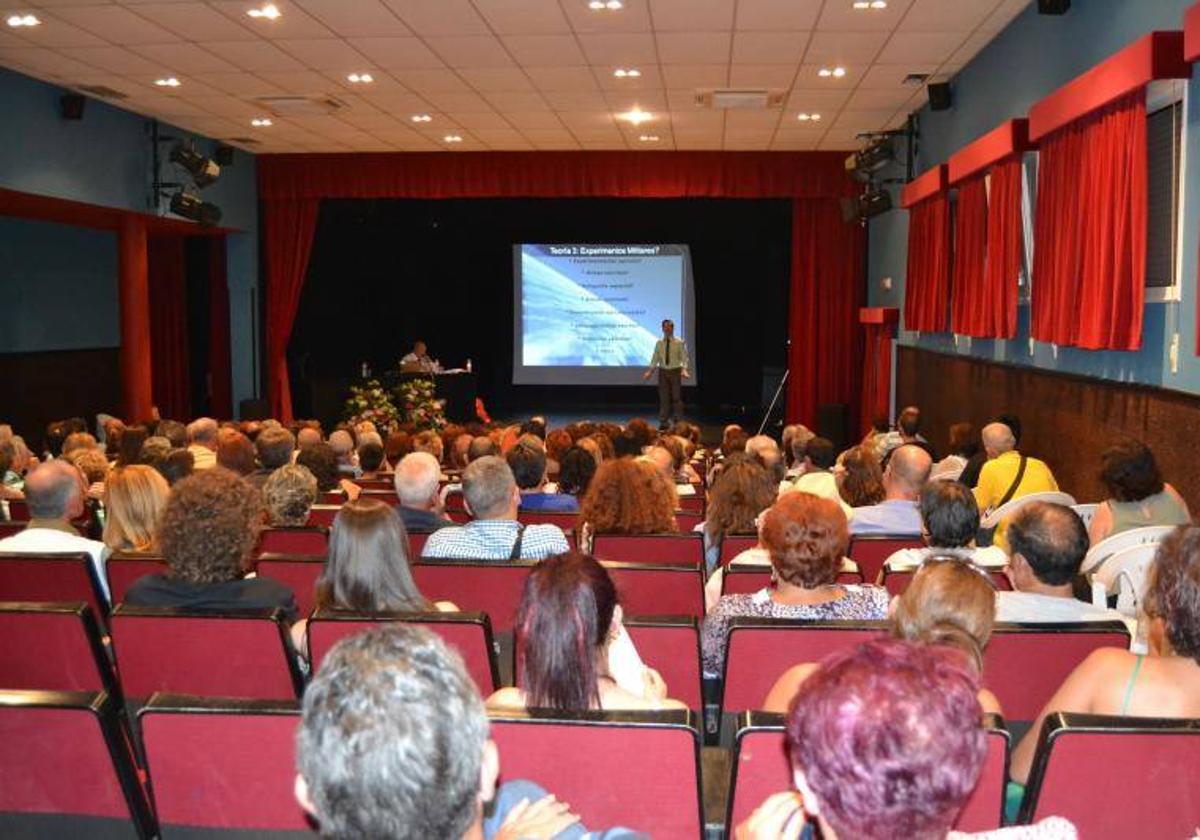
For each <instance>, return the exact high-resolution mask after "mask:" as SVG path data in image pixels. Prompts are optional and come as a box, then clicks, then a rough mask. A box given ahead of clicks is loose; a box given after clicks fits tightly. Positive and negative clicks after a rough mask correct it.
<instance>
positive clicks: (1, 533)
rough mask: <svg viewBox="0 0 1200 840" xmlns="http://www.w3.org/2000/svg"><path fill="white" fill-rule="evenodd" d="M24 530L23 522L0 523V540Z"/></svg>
mask: <svg viewBox="0 0 1200 840" xmlns="http://www.w3.org/2000/svg"><path fill="white" fill-rule="evenodd" d="M24 530H25V523H24V522H0V540H2V539H5V538H7V537H13V536H16V535H17V534H19V533H21V532H22V531H24Z"/></svg>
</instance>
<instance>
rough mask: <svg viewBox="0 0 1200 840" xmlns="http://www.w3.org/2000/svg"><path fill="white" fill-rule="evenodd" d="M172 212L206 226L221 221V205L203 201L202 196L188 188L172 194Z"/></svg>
mask: <svg viewBox="0 0 1200 840" xmlns="http://www.w3.org/2000/svg"><path fill="white" fill-rule="evenodd" d="M171 212H172V213H174V214H175V215H176V216H182V217H183V218H185V219H191V220H192V221H193V222H199V223H200V224H202V225H204V226H206V227H211V226H213V225H215V224H216V223H217V222H219V221H221V208H220V207H218V206H217V205H215V204H212V203H211V202H208V201H203V200H202V199H201V198H200V196H198V195H196V194H195V193H190V192H187V191H186V190H180V191H179V192H177V193H175V194H174V195H173V196H171Z"/></svg>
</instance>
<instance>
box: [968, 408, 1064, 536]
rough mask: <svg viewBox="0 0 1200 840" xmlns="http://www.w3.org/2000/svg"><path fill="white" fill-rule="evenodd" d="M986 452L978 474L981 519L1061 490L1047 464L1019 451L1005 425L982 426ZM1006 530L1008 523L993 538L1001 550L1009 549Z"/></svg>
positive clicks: (1011, 433)
mask: <svg viewBox="0 0 1200 840" xmlns="http://www.w3.org/2000/svg"><path fill="white" fill-rule="evenodd" d="M983 449H984V451H985V452H986V453H987V458H988V460H987V463H985V464H984V465H983V469H981V470H980V471H979V483H978V484H977V485H976V487H975V501H976V502H977V503H978V504H979V514H980V516H986V515H987V514H988V513H989V512H990V511H993V510H995V509H996V508H998V507H1000V505H1002V504H1004V503H1005V502H1009V501H1012V500H1013V499H1019V498H1021V497H1022V496H1028V495H1029V494H1030V493H1046V492H1053V491H1055V490H1058V482H1057V481H1055V480H1054V474H1053V473H1052V472H1050V468H1049V467H1048V466H1046V462H1045V461H1041V460H1039V459H1037V458H1030V457H1027V456H1025V455H1022V454H1021V453H1020V452H1018V451H1017V439H1016V437H1015V436H1014V435H1013V432H1012V429H1010V428H1009V427H1008V426H1006V425H1005V424H1003V423H989V424H988V425H986V426H984V427H983ZM1006 529H1007V523H1001V524H1000V527H999V528H997V529H996V533H995V535H994V536H993V542H994V544H995V545H998V546H1000V547H1001V548H1005V547H1007V543H1006V542H1005V536H1004V533H1005V530H1006Z"/></svg>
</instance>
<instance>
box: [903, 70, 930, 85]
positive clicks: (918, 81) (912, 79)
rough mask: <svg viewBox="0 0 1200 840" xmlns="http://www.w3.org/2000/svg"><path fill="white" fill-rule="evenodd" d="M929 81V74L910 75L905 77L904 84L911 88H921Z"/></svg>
mask: <svg viewBox="0 0 1200 840" xmlns="http://www.w3.org/2000/svg"><path fill="white" fill-rule="evenodd" d="M928 79H929V74H928V73H909V74H908V75H907V76H905V77H904V82H903V84H905V85H908V86H909V87H920V86H921V85H923V84H925V82H926V81H927V80H928Z"/></svg>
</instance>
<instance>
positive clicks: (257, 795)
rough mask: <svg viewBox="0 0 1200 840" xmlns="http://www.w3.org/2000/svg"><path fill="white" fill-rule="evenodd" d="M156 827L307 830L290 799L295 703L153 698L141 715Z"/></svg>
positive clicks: (293, 772) (297, 719)
mask: <svg viewBox="0 0 1200 840" xmlns="http://www.w3.org/2000/svg"><path fill="white" fill-rule="evenodd" d="M138 720H139V723H140V728H141V732H142V741H143V743H144V746H145V751H146V764H147V769H148V771H149V775H150V786H151V792H152V794H153V798H154V805H155V810H156V813H157V814H158V821H159V824H160V825H161V826H162V827H163V829H164V835H165V836H167V837H169V836H171V829H172V828H175V829H182V828H190V829H192V830H193V833H195V832H196V830H197V829H200V830H207V831H214V830H219V829H225V830H230V829H243V830H257V831H289V830H291V831H305V832H307V831H309V824H308V820H307V819H306V818H305V815H304V811H303V809H301V807H300V805H299V804H297V802H296V799H295V797H294V796H293V794H292V788H293V783H294V780H295V776H296V757H295V741H296V727H297V726H298V725H299V723H300V706H299V703H298V702H297V701H296V700H234V699H230V698H206V697H192V696H183V695H175V694H155V695H154V696H153V697H151V698H150V701H149V702H148V703H147V704H146V706H145V707H144V708H143V709H142V710H141V711H140V712H139V713H138Z"/></svg>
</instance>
